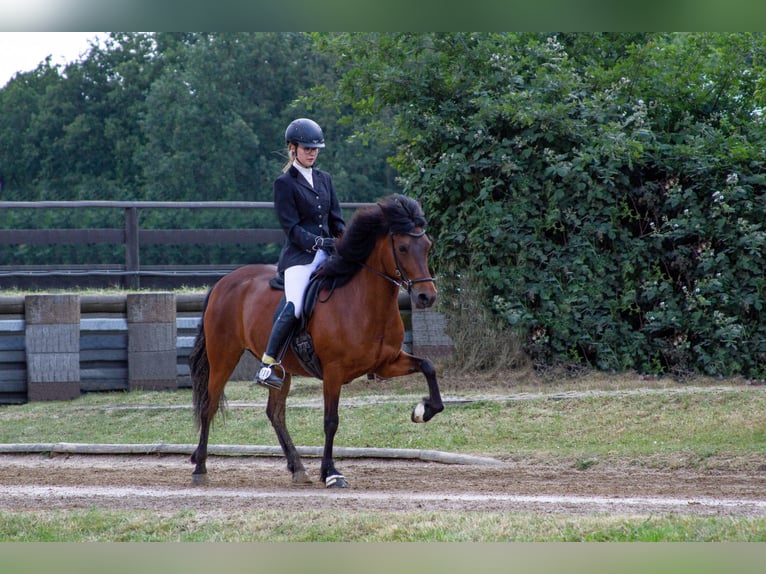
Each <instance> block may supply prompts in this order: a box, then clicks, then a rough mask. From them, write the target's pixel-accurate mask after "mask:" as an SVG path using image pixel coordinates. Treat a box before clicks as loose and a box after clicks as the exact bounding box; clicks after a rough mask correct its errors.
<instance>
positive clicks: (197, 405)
mask: <svg viewBox="0 0 766 574" xmlns="http://www.w3.org/2000/svg"><path fill="white" fill-rule="evenodd" d="M209 299H210V291H208V294H207V296H205V303H204V304H203V305H202V318H201V319H200V321H199V327H197V337H196V338H195V339H194V348H193V349H192V351H191V353H189V372H190V374H191V380H192V396H193V397H194V422H195V423H196V425H197V428H198V429H199V428H200V427H201V425H202V421H203V418H206V417H207V414H208V408H209V406H210V397H209V396H208V392H207V383H208V379H209V378H210V363H209V362H208V360H207V343H206V341H205V310H206V309H207V303H208V300H209Z"/></svg>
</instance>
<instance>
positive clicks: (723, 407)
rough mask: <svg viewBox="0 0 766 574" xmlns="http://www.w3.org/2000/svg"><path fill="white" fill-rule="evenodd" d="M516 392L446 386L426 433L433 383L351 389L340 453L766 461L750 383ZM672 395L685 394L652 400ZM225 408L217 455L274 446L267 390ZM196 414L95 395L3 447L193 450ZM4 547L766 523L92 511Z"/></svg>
mask: <svg viewBox="0 0 766 574" xmlns="http://www.w3.org/2000/svg"><path fill="white" fill-rule="evenodd" d="M508 381H509V379H508V378H504V379H496V380H494V381H490V382H488V381H476V380H470V379H465V378H463V379H456V378H450V377H445V378H444V380H443V390H444V394H445V397H447V398H450V399H452V401H451V402H449V403H448V405H447V408H446V410H445V411H444V412H443V413H441V414H440V415H439V416H438V417H437V418H436V419H434V421H432V422H430V423H429V424H427V425H414V424H411V423H410V422H409V414H410V410H411V408H412V406H413V405H414V404H415V402H416V401H417V400H418V399H419V398H420V396H421V395H422V394H423V391H424V384H423V382H422V380H421V379H420V378H418V377H408V378H405V379H400V380H396V381H391V382H385V383H369V382H367V381H357V382H354V383H353V384H352V385H350V386H349V387H347V389H346V390H345V391H344V396H343V400H344V401H345V403H342V405H341V424H340V429H339V431H338V434H337V436H336V445H338V446H355V447H366V446H371V447H389V448H420V449H434V450H444V451H450V452H459V453H468V454H477V455H488V456H493V457H496V458H501V459H507V460H513V459H518V458H521V457H525V458H533V459H536V460H541V461H545V460H552V459H566V460H569V461H571V464H572V465H573V467H574V468H577V469H579V470H587V469H588V468H590V467H592V466H594V465H597V464H599V463H600V462H601V461H606V460H615V461H629V462H631V463H633V464H640V465H654V466H657V467H668V466H673V467H679V466H680V467H704V466H706V465H709V464H717V463H716V462H715V461H716V459H718V460H719V461H720V460H730V459H734V458H737V457H741V459H742V460H746V461H753V460H754V461H756V462H757V461H758V460H761V459H762V457H763V453H764V451H766V387H762V386H749V385H745V384H743V383H742V382H741V381H712V382H711V381H701V382H697V383H693V384H687V385H679V384H675V383H672V382H668V381H662V380H661V381H639V380H638V378H636V377H623V378H619V377H615V378H612V379H608V380H605V379H603V378H596V379H587V380H578V381H570V380H565V381H563V382H560V383H557V384H544V385H541V384H539V383H538V382H535V381H526V382H525V381H524V380H521V379H518V378H517V377H516V376H515V375H514V381H513V383H509V382H508ZM664 387H670V391H672V392H666V393H660V392H652V391H656V390H659V389H662V388H664ZM582 391H591V392H582ZM293 394H294V396H293V397H291V399H290V401H289V402H288V424H289V426H290V429H291V432H292V434H293V438H294V439H295V442H296V444H299V445H321V444H322V441H323V434H322V409H321V408H317V407H315V406H309V405H308V404H307V401H314V402H315V403H316V404H318V402H319V398H320V396H321V391H320V388H319V383H318V382H317V381H313V380H299V381H297V382H296V383H295V386H294V390H293ZM227 395H228V399H229V405H230V409H229V413H228V415H227V417H226V418H225V419H218V420H217V423H216V424H215V426H214V428H213V432H212V435H211V443H218V444H266V445H276V444H277V442H276V438H275V436H274V433H273V431H272V429H271V427H270V426H269V423H268V421H267V419H266V416H265V413H264V408H262V407H259V406H256V407H254V406H252V403H254V402H263V401H265V398H266V393H265V391H264V390H263V389H260V388H258V387H255V386H254V385H252V384H250V383H249V382H234V383H230V385H229V386H228V387H227ZM503 395H504V396H503ZM383 399H385V400H383ZM458 399H460V400H458ZM375 400H378V402H374V401H375ZM190 404H191V391H188V390H180V391H177V392H132V393H106V394H98V393H94V394H88V395H84V396H82V397H80V398H79V399H77V400H74V401H69V402H45V403H30V404H25V405H15V406H3V407H0V442H2V443H24V442H30V443H45V442H84V443H196V441H197V434H196V430H195V428H194V424H193V421H192V412H191V409H190V408H189V405H190ZM147 407H151V408H147ZM761 462H762V461H761ZM0 540H2V541H18V542H21V541H72V542H81V541H147V542H148V541H165V542H172V541H179V542H180V541H230V542H235V541H269V542H273V541H293V542H300V541H312V542H320V541H360V542H362V541H376V542H398V541H410V542H418V541H428V542H433V541H444V542H451V541H456V542H457V541H484V542H491V541H625V542H627V541H740V542H744V541H766V519H763V518H726V517H702V516H699V517H695V516H691V517H687V516H675V515H667V516H616V515H600V514H599V515H589V516H564V515H539V514H517V513H479V512H466V513H456V512H447V511H445V512H415V511H413V512H401V513H393V512H391V513H372V512H352V511H344V512H342V513H338V512H336V511H329V510H328V511H311V510H307V511H304V512H297V513H295V512H291V513H285V512H280V511H265V512H264V511H253V512H246V511H235V512H232V513H230V514H225V515H223V514H216V513H203V512H196V511H184V512H180V513H173V514H167V513H166V514H163V513H154V512H142V511H107V510H103V509H99V508H86V509H71V510H56V511H45V512H4V511H0Z"/></svg>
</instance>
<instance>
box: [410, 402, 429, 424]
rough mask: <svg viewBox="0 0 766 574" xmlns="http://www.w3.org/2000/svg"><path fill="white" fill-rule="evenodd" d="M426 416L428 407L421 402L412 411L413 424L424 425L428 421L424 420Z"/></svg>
mask: <svg viewBox="0 0 766 574" xmlns="http://www.w3.org/2000/svg"><path fill="white" fill-rule="evenodd" d="M425 414H426V406H425V405H424V404H423V403H422V402H419V403H418V404H416V405H415V408H414V409H412V422H414V423H424V422H426V419H425V418H424V417H425Z"/></svg>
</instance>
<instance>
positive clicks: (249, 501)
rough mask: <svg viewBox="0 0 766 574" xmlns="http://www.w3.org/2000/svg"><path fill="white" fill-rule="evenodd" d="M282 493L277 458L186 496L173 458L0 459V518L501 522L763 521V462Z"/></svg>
mask: <svg viewBox="0 0 766 574" xmlns="http://www.w3.org/2000/svg"><path fill="white" fill-rule="evenodd" d="M304 462H305V464H306V467H307V470H308V472H309V475H310V476H311V478H312V479H313V480H314V483H313V484H311V485H309V486H302V487H298V486H292V485H291V483H290V476H289V474H288V472H287V470H286V468H285V463H284V460H283V459H282V458H280V457H270V456H266V457H260V456H259V457H252V456H214V457H210V459H209V460H208V478H207V483H206V484H204V485H193V484H192V480H191V471H192V465H191V464H190V463H189V461H188V457H186V456H181V455H138V456H136V455H132V456H128V455H126V456H122V455H121V456H113V455H55V456H52V457H51V456H50V455H47V454H46V455H40V454H34V455H30V454H3V455H0V510H13V511H17V510H18V511H39V510H47V509H77V508H93V507H95V508H101V509H112V510H118V509H120V510H123V509H143V510H154V511H158V512H160V511H161V512H175V511H182V510H193V511H204V512H206V513H216V512H218V511H220V512H227V513H228V512H232V511H237V510H238V511H256V510H265V509H284V510H292V511H298V510H308V509H312V510H323V509H335V510H355V511H389V512H403V511H415V510H423V511H432V510H446V511H461V512H462V511H483V512H486V511H499V512H520V513H546V514H550V513H566V514H594V513H610V514H631V515H662V514H671V513H672V514H689V515H691V514H693V515H712V516H750V517H764V516H766V465H764V464H763V463H764V460H763V459H761V460H743V459H736V460H718V461H712V463H709V464H708V465H707V466H706V468H705V469H699V470H698V469H694V470H690V469H689V468H678V469H673V468H670V469H669V468H668V467H667V465H658V466H662V468H651V465H645V464H644V465H636V464H630V463H628V462H625V463H621V462H599V463H597V464H595V465H593V466H590V467H588V468H587V469H584V470H582V469H578V468H577V465H576V464H575V463H574V462H547V461H530V460H514V461H504V462H503V463H502V464H499V465H491V466H486V465H455V464H443V463H437V462H424V461H419V460H415V461H413V460H390V459H385V460H384V459H351V458H349V459H336V464H337V466H338V468H339V469H340V470H341V471H342V472H343V473H344V474H345V475H346V478H347V479H348V480H349V482H350V484H351V487H350V488H348V489H345V490H328V489H326V488H324V485H323V484H321V483H320V482H319V480H318V476H319V460H318V459H315V458H305V459H304Z"/></svg>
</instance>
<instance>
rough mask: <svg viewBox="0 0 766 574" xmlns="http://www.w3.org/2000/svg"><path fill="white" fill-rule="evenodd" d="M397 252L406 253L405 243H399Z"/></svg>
mask: <svg viewBox="0 0 766 574" xmlns="http://www.w3.org/2000/svg"><path fill="white" fill-rule="evenodd" d="M399 253H407V246H406V245H400V246H399Z"/></svg>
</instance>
